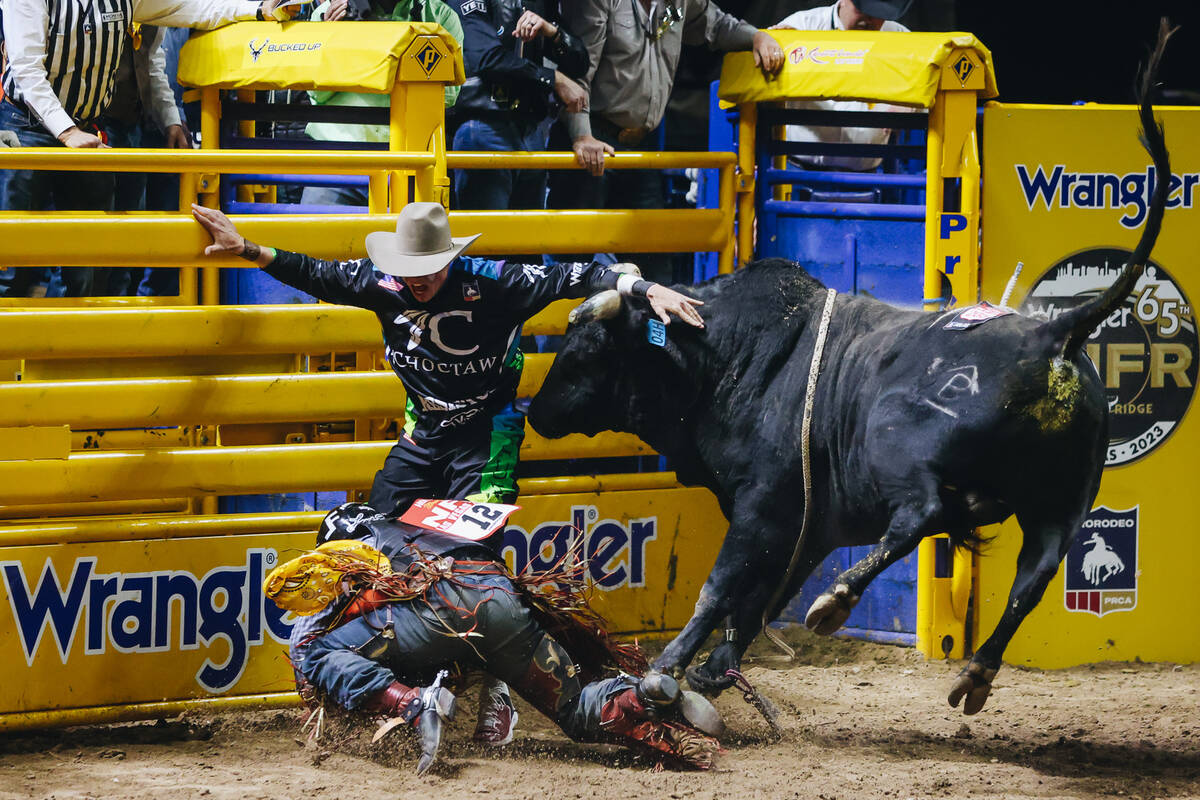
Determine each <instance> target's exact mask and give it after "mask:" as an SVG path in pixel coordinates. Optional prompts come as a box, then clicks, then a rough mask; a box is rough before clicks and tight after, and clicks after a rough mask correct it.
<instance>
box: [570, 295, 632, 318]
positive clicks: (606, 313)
mask: <svg viewBox="0 0 1200 800" xmlns="http://www.w3.org/2000/svg"><path fill="white" fill-rule="evenodd" d="M620 310H621V295H619V294H617V290H616V289H605V290H604V291H603V292H600V293H598V294H594V295H592V296H591V297H589V298H588V299H587V300H584V301H583V302H582V303H580V304H579V305H577V306H575V308H574V309H573V310H572V311H571V313H570V314H569V315H567V322H569V323H570V324H572V325H574V324H576V323H585V322H591V321H592V320H594V319H610V318H612V317H615V316H616V315H617V312H618V311H620Z"/></svg>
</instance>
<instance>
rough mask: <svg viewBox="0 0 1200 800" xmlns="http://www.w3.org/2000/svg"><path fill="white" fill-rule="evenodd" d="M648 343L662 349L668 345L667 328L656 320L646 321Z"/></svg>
mask: <svg viewBox="0 0 1200 800" xmlns="http://www.w3.org/2000/svg"><path fill="white" fill-rule="evenodd" d="M646 341H648V342H649V343H650V344H652V345H654V346H655V347H662V346H663V345H665V344H666V343H667V326H666V325H663V324H662V322H660V321H659V320H656V319H651V320H647V321H646Z"/></svg>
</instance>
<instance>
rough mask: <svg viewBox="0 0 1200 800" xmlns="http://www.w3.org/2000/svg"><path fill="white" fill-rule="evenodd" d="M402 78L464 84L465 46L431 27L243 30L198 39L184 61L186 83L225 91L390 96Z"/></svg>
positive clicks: (265, 26) (314, 25)
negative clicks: (315, 91) (366, 93)
mask: <svg viewBox="0 0 1200 800" xmlns="http://www.w3.org/2000/svg"><path fill="white" fill-rule="evenodd" d="M409 62H411V63H409ZM401 71H403V73H404V79H405V80H420V81H427V82H434V83H449V84H454V85H458V84H461V83H462V82H463V81H465V80H466V73H465V72H464V71H463V60H462V46H461V45H459V43H458V42H457V41H456V40H455V39H454V37H453V36H451V35H450V34H449V33H448V32H447V31H446V29H445V28H443V27H442V26H441V25H438V24H436V23H432V22H355V23H354V24H353V25H338V24H334V23H329V22H285V23H282V24H281V23H277V22H239V23H236V24H234V25H226V26H225V27H223V28H218V29H216V30H214V31H208V32H206V33H202V34H199V35H197V36H193V37H192V38H191V39H189V40H188V42H187V44H185V45H184V46H183V49H182V50H181V51H180V54H179V82H180V83H182V84H184V85H186V86H214V87H217V88H219V89H237V88H244V89H323V90H326V91H333V92H375V93H380V94H387V93H389V92H391V90H392V87H393V86H394V85H395V84H396V78H397V75H398V73H400V72H401Z"/></svg>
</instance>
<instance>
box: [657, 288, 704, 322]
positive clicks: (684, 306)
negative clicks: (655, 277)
mask: <svg viewBox="0 0 1200 800" xmlns="http://www.w3.org/2000/svg"><path fill="white" fill-rule="evenodd" d="M646 299H647V300H649V301H650V308H652V309H653V310H654V313H655V314H657V315H658V318H659V319H661V320H662V321H663V324H664V325H670V324H671V317H670V315H671V314H674V315H675V316H677V317H679V318H680V319H681V320H683V321H684V322H686V323H687V324H688V325H693V326H695V327H697V328H703V327H704V318H703V317H701V316H700V312H699V311H697V310H696V306H702V305H704V301H702V300H697V299H696V298H694V297H688V296H687V295H686V294H680V293H679V292H677V291H675V290H674V289H669V288H667V287H666V286H663V285H662V284H661V283H656V284H654V285H653V286H651V287H650V288H649V290H647V291H646Z"/></svg>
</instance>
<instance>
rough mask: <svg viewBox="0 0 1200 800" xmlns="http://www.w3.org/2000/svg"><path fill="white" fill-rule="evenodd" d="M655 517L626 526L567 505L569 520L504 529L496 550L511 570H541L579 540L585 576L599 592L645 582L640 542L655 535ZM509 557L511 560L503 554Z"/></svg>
mask: <svg viewBox="0 0 1200 800" xmlns="http://www.w3.org/2000/svg"><path fill="white" fill-rule="evenodd" d="M657 529H658V517H645V518H643V519H631V520H629V522H627V523H621V522H617V521H616V520H613V519H599V514H598V513H597V510H596V507H595V506H572V507H571V519H570V520H569V521H564V522H543V523H541V524H540V525H538V526H537V527H536V528H534V529H533V530H532V531H529V532H526V531H525V529H523V528H521V527H519V526H516V525H510V526H509V527H507V528H505V530H504V544H503V545H502V546H501V552H502V553H503V554H504V557H505V560H506V561H508V562H509V566H510V567H512V571H513V572H514V573H516V574H518V575H519V574H520V573H522V572H524V571H525V569H526V568H528V569H529V570H531V571H533V572H547V571H549V570H551V569H553V568H554V567H555V566H558V565H560V564H561V563H563V560H564V559H565V558H567V556H568V554H569V553H570V552H571V550H572V548H574V547H575V546H576V545H577V544H578V543H579V539H580V538H582V540H583V541H582V548H581V552H580V555H581V556H582V558H584V559H585V560H586V561H587V570H588V577H589V578H590V579H591V581H592V583H594V584H595V585H596V586H598V587H600V588H601V589H605V590H608V589H616V588H619V587H622V586H644V585H645V584H646V543H647V542H650V541H653V540H654V539H655V538H656V537H657V535H658V534H657ZM510 553H511V556H512V557H511V558H509V554H510Z"/></svg>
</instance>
